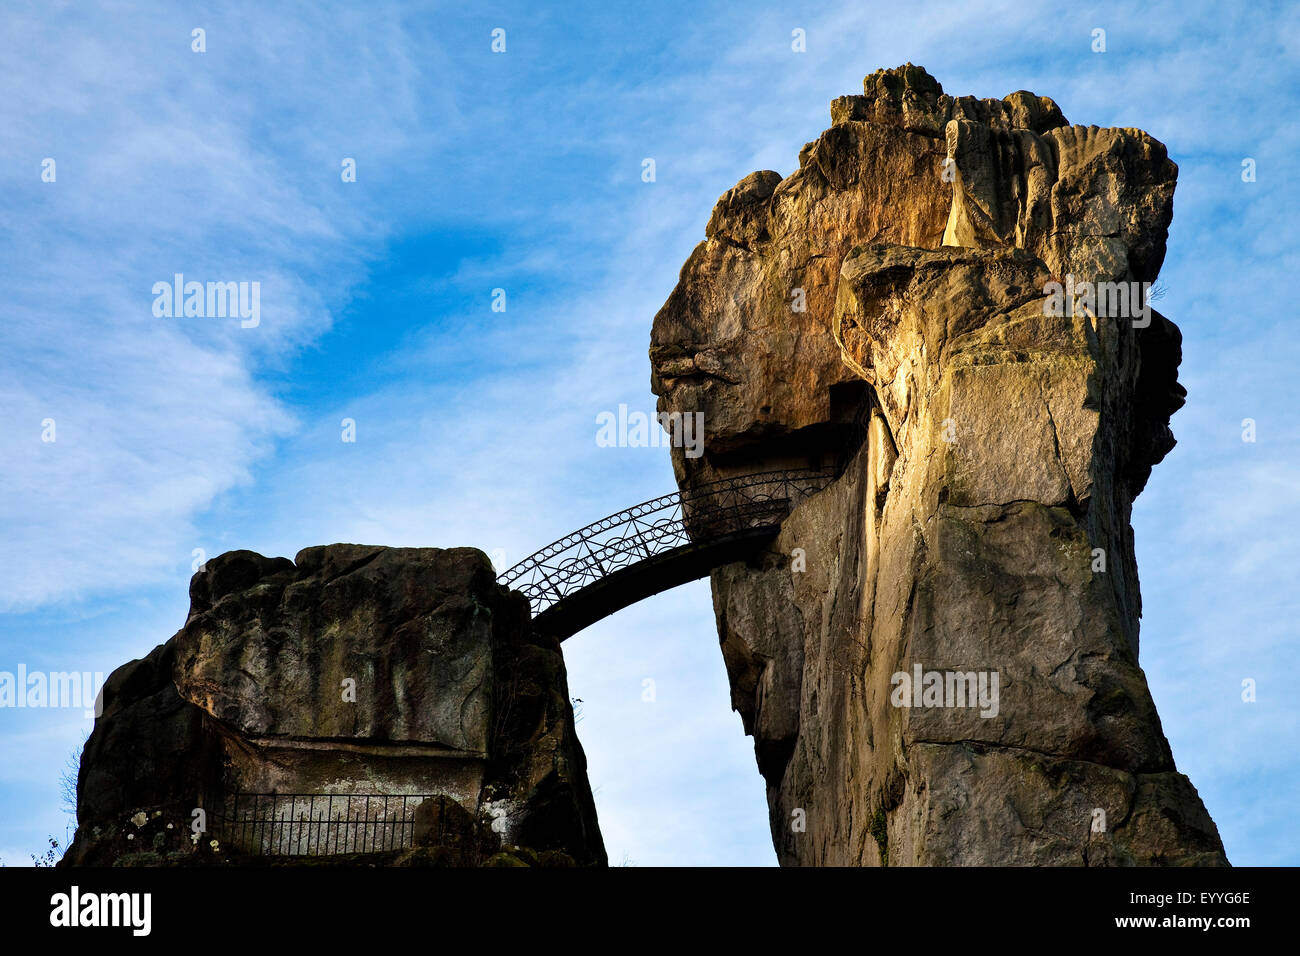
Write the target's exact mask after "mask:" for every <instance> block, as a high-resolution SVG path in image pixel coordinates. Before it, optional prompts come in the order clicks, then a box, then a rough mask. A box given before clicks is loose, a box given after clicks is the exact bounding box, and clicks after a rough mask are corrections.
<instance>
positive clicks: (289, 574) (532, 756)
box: [65, 545, 605, 865]
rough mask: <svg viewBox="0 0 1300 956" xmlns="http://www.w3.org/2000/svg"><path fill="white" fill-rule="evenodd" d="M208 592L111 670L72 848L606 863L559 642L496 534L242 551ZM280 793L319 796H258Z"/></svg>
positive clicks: (84, 770) (86, 762)
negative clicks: (146, 648) (138, 655)
mask: <svg viewBox="0 0 1300 956" xmlns="http://www.w3.org/2000/svg"><path fill="white" fill-rule="evenodd" d="M190 602H191V603H190V613H189V617H188V619H187V620H186V622H185V626H184V627H183V628H182V629H181V630H180V632H179V633H177V634H176V636H175V637H173V638H172V639H171V640H170V641H168V642H167V643H166V644H163V645H161V646H159V647H157V648H155V649H154V651H153V652H152V653H151V654H149V655H148V656H147V657H145V658H144V659H143V660H137V661H132V662H131V663H129V664H126V665H124V666H122V667H120V668H118V669H117V670H116V671H114V673H113V674H112V675H111V676H110V677H109V679H108V681H107V683H106V685H105V689H104V701H103V714H102V716H101V717H100V718H99V719H98V720H96V722H95V729H94V732H93V733H92V734H91V736H90V739H89V740H88V741H87V743H86V747H85V751H84V754H83V757H82V761H81V770H80V776H79V779H78V787H77V790H78V808H77V816H78V828H77V836H76V840H75V841H74V843H73V845H72V847H71V848H70V849H69V851H68V854H67V856H66V857H65V861H66V862H67V863H69V864H108V863H128V864H130V863H137V864H154V865H156V864H170V863H192V862H199V861H202V862H213V863H218V862H223V861H226V862H231V861H233V862H251V861H252V860H253V859H254V858H257V859H262V860H280V861H292V860H296V861H299V862H302V861H304V860H307V861H310V862H320V861H321V860H322V859H331V858H332V859H342V860H344V861H346V860H348V859H351V857H349V856H348V854H349V853H355V852H360V851H368V850H372V849H373V848H374V846H375V845H376V840H378V845H379V846H380V847H381V848H386V849H387V850H388V852H387V853H386V854H385V855H384V856H383V857H382V858H381V861H382V862H387V863H396V864H409V865H431V864H456V865H471V864H478V863H493V864H506V865H520V864H530V863H542V864H547V865H565V864H568V865H571V864H573V863H578V864H604V863H605V850H604V846H603V843H602V842H601V838H600V832H599V829H598V827H597V824H596V815H595V807H594V805H593V802H592V797H591V790H590V787H589V786H588V783H587V777H586V760H585V758H584V756H583V752H582V747H581V745H580V744H579V743H578V739H577V737H576V735H575V734H574V730H573V712H572V708H571V706H570V702H569V698H568V690H567V683H566V678H565V670H564V662H563V659H562V658H561V656H560V650H559V646H558V645H557V644H555V642H554V641H550V640H547V639H544V638H541V637H539V636H538V635H536V634H535V633H534V631H533V629H532V628H531V626H530V623H529V609H528V604H527V602H526V601H525V600H524V599H523V597H522V596H520V595H519V594H516V593H513V592H510V591H508V590H506V589H505V588H502V587H500V586H499V585H497V583H496V580H495V575H494V572H493V570H492V566H491V564H490V563H489V562H488V560H487V557H486V556H485V555H484V554H483V553H482V552H480V551H476V550H473V549H469V548H460V549H451V550H441V549H436V548H420V549H406V548H383V547H364V546H360V545H331V546H328V547H318V548H308V549H306V550H304V551H302V552H300V553H299V554H298V556H297V557H296V558H295V560H294V561H289V560H288V559H286V558H265V557H262V556H261V555H259V554H254V553H252V552H250V551H235V552H231V553H228V554H224V555H221V556H220V557H218V558H214V559H213V560H211V561H209V562H208V563H207V565H206V566H205V567H204V568H203V569H202V570H200V571H199V572H198V573H197V574H196V575H195V576H194V578H193V580H192V582H191V584H190ZM273 793H274V794H280V795H287V794H294V795H315V796H316V797H317V799H316V800H315V801H314V802H308V801H305V800H302V799H300V798H297V797H281V798H278V799H277V800H275V801H272V800H271V799H270V798H269V797H267V796H258V797H256V798H254V797H252V796H251V795H253V794H257V795H268V794H273ZM331 795H333V796H334V797H335V800H334V801H333V802H332V803H331V802H328V800H327V798H329V797H330V796H331ZM381 795H386V796H387V797H388V802H387V803H386V804H385V803H384V802H383V800H382V799H381ZM367 796H370V797H371V799H370V801H369V803H365V802H363V801H365V799H366V797H367ZM304 807H306V809H304ZM196 809H201V810H202V811H203V813H202V815H201V817H202V819H203V821H204V825H205V829H204V832H203V833H202V834H201V835H200V836H199V837H196V836H195V834H194V833H192V828H193V826H194V821H195V819H196V818H197V817H196V814H195V812H194V811H195V810H196ZM359 818H364V819H366V820H372V821H373V822H372V823H369V824H367V826H366V827H361V828H357V827H349V826H348V825H346V824H344V823H341V822H339V821H340V820H343V819H359ZM367 840H368V842H367ZM295 841H296V842H295ZM385 841H388V842H387V843H386V842H385ZM273 846H274V847H275V849H276V850H278V853H275V854H270V855H266V856H263V853H265V852H266V851H268V850H269V849H271V848H272V847H273ZM306 851H311V855H310V856H308V855H306ZM291 852H292V853H294V854H297V855H290V853H291ZM367 861H368V862H374V861H375V857H373V856H370V857H368V858H367Z"/></svg>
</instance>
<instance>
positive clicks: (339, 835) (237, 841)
mask: <svg viewBox="0 0 1300 956" xmlns="http://www.w3.org/2000/svg"><path fill="white" fill-rule="evenodd" d="M430 796H431V795H430V794H329V793H324V794H322V793H234V794H229V795H228V796H227V797H226V799H225V802H224V804H223V806H222V810H221V812H220V813H219V814H218V816H217V819H216V820H215V821H214V824H215V825H214V826H213V828H212V829H213V833H214V836H216V837H217V839H218V840H220V841H222V842H224V843H225V845H226V846H228V847H230V848H232V849H235V850H238V851H239V852H242V853H247V854H251V855H254V856H332V855H335V854H342V853H383V852H385V851H389V850H403V849H407V848H409V847H411V846H413V845H414V843H415V808H416V807H418V806H419V805H420V804H421V803H422V802H424V801H425V800H427V799H428V798H429V797H430Z"/></svg>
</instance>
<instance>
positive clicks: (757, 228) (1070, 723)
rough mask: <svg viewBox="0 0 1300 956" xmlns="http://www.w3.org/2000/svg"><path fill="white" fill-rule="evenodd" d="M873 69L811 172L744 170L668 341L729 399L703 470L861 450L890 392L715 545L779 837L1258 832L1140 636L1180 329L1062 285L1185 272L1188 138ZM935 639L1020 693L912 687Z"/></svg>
mask: <svg viewBox="0 0 1300 956" xmlns="http://www.w3.org/2000/svg"><path fill="white" fill-rule="evenodd" d="M864 89H865V94H864V96H862V97H844V98H841V99H839V100H836V101H835V103H834V104H833V105H832V119H833V122H834V123H835V126H833V127H832V129H831V130H828V131H827V133H826V134H823V136H822V137H821V138H820V139H819V140H818V141H817V142H816V143H815V144H811V145H810V146H809V147H805V149H804V151H803V152H802V153H801V156H800V169H799V171H798V172H796V173H794V174H793V175H792V176H790V177H789V178H787V179H786V180H785V181H783V182H780V183H775V182H774V180H773V177H772V175H770V174H760V175H759V176H758V177H757V178H756V177H750V178H748V179H746V180H745V181H743V182H742V187H743V189H742V187H737V191H733V193H729V194H727V195H726V196H724V197H723V200H722V201H720V202H719V205H718V207H717V208H716V209H715V210H714V214H713V217H712V218H711V220H710V223H709V228H708V233H707V235H708V237H709V238H708V239H707V240H706V242H705V243H703V244H701V245H700V246H699V247H697V249H696V250H695V252H694V253H693V254H692V256H691V258H690V259H689V260H688V261H687V263H686V265H685V267H684V268H683V270H682V275H681V281H680V282H679V284H678V286H677V288H676V289H675V290H674V291H673V293H672V295H671V296H670V298H669V300H668V302H667V303H666V304H665V306H664V308H663V309H662V310H660V312H659V314H658V315H657V316H656V317H655V325H654V331H653V333H652V338H651V348H650V356H651V363H652V367H653V369H654V376H653V386H654V388H655V390H656V392H657V394H659V396H660V406H661V409H662V410H665V411H674V412H688V411H690V412H693V411H703V412H704V413H705V426H706V427H705V434H706V443H705V449H704V455H703V457H701V458H699V459H695V460H688V459H685V458H684V457H683V456H682V455H681V453H680V451H677V450H675V451H674V457H675V462H674V463H675V466H676V469H677V473H678V477H679V481H680V482H681V483H682V485H683V487H690V486H692V485H697V484H699V483H701V482H704V481H707V480H709V479H710V478H712V477H715V476H717V475H725V474H734V473H741V472H746V471H754V470H759V469H761V468H765V467H773V466H776V465H779V464H784V463H787V462H789V463H796V462H798V463H801V464H802V463H806V461H807V460H808V459H813V460H820V461H821V462H822V463H828V462H830V461H832V460H834V458H835V456H836V453H837V452H839V451H841V448H842V444H843V442H845V441H846V440H848V439H849V438H851V437H852V436H853V435H855V434H857V432H856V431H851V430H850V429H848V428H847V427H846V426H847V423H848V422H849V421H851V420H852V418H853V415H852V414H851V411H852V408H851V407H850V408H849V409H847V410H846V405H852V404H855V403H850V402H849V399H850V397H851V396H854V395H861V396H862V401H864V402H866V403H867V405H868V407H870V408H871V412H870V418H869V426H868V427H867V428H866V432H865V439H864V440H863V442H862V445H861V448H860V449H859V450H858V451H857V453H856V456H855V457H854V458H853V459H852V461H851V463H850V464H849V466H848V467H847V468H846V469H845V470H844V472H843V473H842V474H841V476H840V477H839V478H838V479H837V480H836V481H835V482H833V483H832V484H831V486H830V487H829V488H828V489H827V490H826V491H824V492H822V493H821V494H820V495H817V496H815V497H814V498H812V499H811V500H808V501H806V502H803V503H802V504H800V505H799V506H797V507H796V508H795V509H794V511H793V512H792V514H791V515H790V517H789V518H788V519H787V520H786V521H785V523H784V525H783V527H782V530H781V533H780V536H779V537H778V538H777V540H776V541H775V542H774V544H773V545H772V546H771V547H770V548H769V549H768V551H767V552H766V553H765V554H764V555H762V556H761V557H760V558H758V559H756V560H755V561H753V562H750V563H738V564H733V565H729V566H727V567H724V568H722V569H719V570H718V571H716V572H715V573H714V575H713V589H714V606H715V610H716V613H717V623H718V632H719V636H720V639H721V642H722V651H723V659H724V661H725V663H726V666H727V670H728V674H729V676H730V679H731V685H732V699H733V704H734V706H735V707H736V709H737V710H738V711H739V712H740V713H741V716H742V718H743V720H744V723H745V728H746V731H747V732H749V733H751V734H753V735H754V737H755V751H756V755H757V759H758V764H759V769H760V771H761V772H762V774H763V776H764V778H765V779H766V782H767V787H768V796H769V805H770V808H771V823H772V832H773V837H774V840H775V843H776V846H777V851H778V856H779V858H780V859H781V861H782V862H783V863H787V864H848V865H856V864H870V865H877V864H882V863H888V864H889V865H947V864H1057V865H1099V864H1205V863H1224V862H1226V860H1225V859H1224V856H1223V850H1222V845H1221V843H1220V842H1219V838H1218V834H1217V831H1216V829H1215V827H1214V824H1213V822H1212V821H1211V820H1210V818H1209V816H1208V815H1207V814H1206V812H1205V809H1204V807H1203V806H1202V804H1201V801H1200V799H1199V797H1198V796H1197V794H1196V791H1195V789H1194V788H1193V787H1192V785H1191V784H1190V782H1189V781H1188V780H1187V778H1186V777H1184V776H1182V775H1181V774H1178V773H1177V772H1176V770H1175V768H1174V762H1173V757H1172V755H1171V753H1170V750H1169V746H1168V743H1167V742H1166V740H1165V738H1164V735H1163V733H1162V731H1161V729H1160V722H1159V718H1158V717H1157V715H1156V711H1155V707H1154V704H1153V702H1152V700H1151V696H1150V693H1149V691H1148V689H1147V685H1146V680H1145V677H1144V675H1143V673H1142V671H1141V669H1140V668H1139V666H1138V663H1137V652H1138V621H1139V617H1140V611H1141V605H1140V599H1139V596H1138V581H1137V568H1136V563H1135V560H1134V556H1133V532H1132V528H1131V526H1130V520H1129V519H1130V513H1131V506H1132V501H1133V498H1134V497H1136V495H1137V494H1138V493H1139V492H1140V491H1141V490H1142V488H1143V486H1144V485H1145V483H1146V481H1147V478H1148V476H1149V474H1150V471H1151V468H1152V466H1153V465H1155V464H1156V463H1158V462H1159V461H1160V459H1161V458H1162V457H1163V456H1164V455H1165V454H1166V453H1167V452H1168V451H1169V449H1170V448H1171V447H1172V446H1173V438H1172V434H1171V433H1170V431H1169V427H1168V423H1169V417H1170V415H1171V414H1172V413H1173V412H1174V411H1176V410H1177V408H1178V407H1180V406H1181V404H1182V400H1183V390H1182V389H1181V387H1180V386H1179V385H1178V383H1177V366H1178V362H1179V359H1180V348H1179V334H1178V331H1177V328H1176V327H1175V326H1174V325H1173V323H1171V322H1169V321H1168V320H1167V319H1165V318H1164V317H1163V316H1161V315H1159V313H1156V312H1154V310H1153V311H1152V312H1151V313H1150V315H1149V317H1148V318H1149V322H1147V321H1143V320H1141V319H1139V320H1138V321H1136V322H1135V321H1133V320H1132V318H1131V317H1125V318H1120V317H1117V316H1111V315H1101V316H1100V317H1099V316H1098V315H1097V314H1095V312H1096V310H1093V312H1084V311H1079V313H1078V314H1074V315H1071V314H1068V313H1067V314H1055V315H1054V314H1049V313H1050V312H1051V310H1050V309H1049V308H1046V307H1045V306H1046V305H1047V304H1049V300H1048V298H1047V297H1046V295H1045V289H1047V287H1048V283H1049V282H1051V281H1054V280H1060V279H1062V278H1063V276H1064V275H1065V274H1066V273H1067V272H1068V273H1072V274H1073V275H1074V276H1075V277H1076V278H1078V279H1079V280H1080V281H1084V280H1087V281H1090V282H1096V281H1149V280H1152V279H1154V278H1155V275H1156V273H1157V272H1158V270H1159V266H1160V263H1161V261H1162V259H1163V257H1164V248H1165V238H1166V232H1167V227H1168V225H1169V221H1170V215H1171V213H1172V195H1173V187H1174V179H1175V176H1176V173H1177V170H1176V167H1175V166H1174V165H1173V163H1172V162H1170V161H1169V160H1168V158H1167V156H1166V155H1165V150H1164V147H1163V146H1162V145H1161V144H1159V143H1158V142H1156V141H1155V140H1153V139H1151V138H1150V137H1149V136H1147V135H1146V134H1145V133H1142V132H1141V131H1138V130H1099V129H1096V128H1095V127H1087V128H1084V127H1071V126H1068V125H1067V124H1066V121H1065V119H1064V117H1062V116H1061V114H1060V111H1059V110H1058V109H1057V108H1056V106H1055V104H1053V103H1052V102H1051V101H1050V100H1048V99H1046V98H1043V97H1036V96H1034V95H1033V94H1029V93H1025V92H1021V93H1016V94H1013V95H1012V96H1009V97H1007V98H1006V99H1004V100H974V99H972V98H969V97H958V98H952V97H949V96H947V95H946V94H944V93H943V92H942V89H941V88H940V87H939V84H938V83H937V82H936V81H934V80H933V79H932V78H931V77H929V76H928V74H926V73H925V72H924V71H923V70H920V69H919V68H917V67H913V66H911V65H909V66H907V67H903V68H900V69H898V70H890V71H881V72H878V73H876V74H873V75H872V76H870V77H868V78H867V80H866V83H865V86H864ZM948 157H951V158H952V159H953V160H954V164H950V166H949V168H953V166H954V165H955V173H956V175H955V176H949V177H945V176H944V175H943V170H944V160H945V159H946V158H948ZM811 183H816V184H817V186H816V188H815V189H813V188H811V187H810V184H811ZM769 195H770V198H768V199H767V200H766V203H767V205H766V218H765V216H764V207H763V202H764V200H763V197H764V196H769ZM783 197H784V198H783ZM783 202H785V203H787V204H788V208H783V207H782V203H783ZM810 250H815V252H810ZM796 288H801V289H802V296H803V300H804V301H805V302H806V303H807V306H808V308H807V311H806V312H798V311H796V310H793V309H792V308H791V302H792V297H793V294H794V290H795V289H796ZM697 355H708V356H710V363H711V364H712V365H713V366H714V367H718V368H722V369H725V370H726V375H725V376H719V375H715V374H706V373H703V372H702V371H701V370H700V368H699V365H698V363H695V364H694V365H692V364H691V362H689V361H686V360H687V359H692V357H693V356H697ZM855 382H856V383H859V385H858V386H857V388H858V389H860V390H861V391H860V392H856V393H855V392H854V391H853V390H852V389H853V387H854V386H853V383H855ZM800 458H802V459H803V461H798V459H800ZM1099 560H1100V561H1101V562H1102V563H1101V564H1099V563H1098V562H1099ZM918 665H919V666H921V668H922V670H923V671H936V672H940V674H941V675H945V679H946V678H948V677H951V676H953V675H957V674H969V675H971V676H972V679H974V678H975V677H976V676H977V675H984V676H985V677H986V678H987V679H988V680H990V681H991V680H992V678H993V676H994V675H996V677H997V679H998V694H997V697H996V706H988V707H981V706H966V705H964V703H963V702H962V700H960V699H959V700H958V701H957V704H958V705H957V706H916V705H917V704H922V703H924V701H922V700H921V699H919V698H918V699H913V698H911V697H910V695H906V696H903V697H901V698H900V697H899V696H898V694H897V688H898V686H899V683H898V680H897V679H896V677H895V675H899V674H907V675H909V676H910V675H912V674H913V673H914V668H915V667H917V666H918ZM973 689H974V685H972V690H973ZM905 704H906V705H905Z"/></svg>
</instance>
